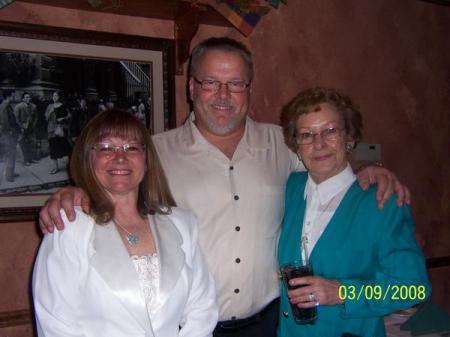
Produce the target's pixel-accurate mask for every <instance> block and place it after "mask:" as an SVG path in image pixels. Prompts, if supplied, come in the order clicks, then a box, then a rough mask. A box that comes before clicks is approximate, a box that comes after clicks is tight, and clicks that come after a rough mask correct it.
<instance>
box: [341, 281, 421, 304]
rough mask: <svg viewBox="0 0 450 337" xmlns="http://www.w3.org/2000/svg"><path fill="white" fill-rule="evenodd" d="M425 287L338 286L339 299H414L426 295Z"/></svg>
mask: <svg viewBox="0 0 450 337" xmlns="http://www.w3.org/2000/svg"><path fill="white" fill-rule="evenodd" d="M425 292H426V287H425V286H423V285H397V284H394V285H390V284H388V285H387V286H381V285H365V284H363V285H360V286H353V285H348V286H344V285H341V286H339V299H340V300H341V301H359V300H367V301H384V300H390V301H416V300H420V301H421V300H424V299H425V298H426V297H427V294H426V293H425Z"/></svg>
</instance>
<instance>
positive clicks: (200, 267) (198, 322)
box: [179, 213, 219, 337]
mask: <svg viewBox="0 0 450 337" xmlns="http://www.w3.org/2000/svg"><path fill="white" fill-rule="evenodd" d="M190 222H191V225H192V226H190V227H191V228H192V230H191V247H192V251H191V252H192V284H191V288H190V291H189V296H188V300H187V303H186V307H185V309H184V313H183V318H182V324H181V325H182V328H181V330H180V333H179V336H180V337H207V336H212V331H213V330H214V328H215V326H216V324H217V319H218V315H219V311H218V307H217V302H216V292H215V287H214V280H213V278H212V276H211V274H210V273H209V271H208V268H207V265H206V261H205V259H204V257H203V254H202V252H201V250H200V246H199V244H198V229H197V221H196V220H195V217H194V215H193V214H192V213H191V220H190Z"/></svg>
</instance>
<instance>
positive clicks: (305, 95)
mask: <svg viewBox="0 0 450 337" xmlns="http://www.w3.org/2000/svg"><path fill="white" fill-rule="evenodd" d="M321 103H328V104H330V105H331V106H333V108H334V109H336V111H337V112H338V113H339V114H340V115H341V117H342V121H343V122H344V128H345V132H346V134H347V135H348V137H349V138H350V139H351V140H352V141H354V142H355V146H356V144H357V143H358V142H359V141H360V140H361V137H362V116H361V113H360V111H359V109H358V107H357V106H356V105H354V104H353V102H352V101H351V99H350V98H349V97H348V96H345V95H342V94H341V93H339V92H338V91H337V90H335V89H327V88H320V87H317V88H312V89H307V90H304V91H301V92H299V93H298V94H297V95H296V96H295V97H294V98H293V99H292V100H291V101H290V102H289V103H288V104H287V105H286V106H285V107H284V108H283V111H282V112H281V126H282V127H283V133H284V141H285V143H286V145H287V146H288V147H289V148H290V149H291V150H292V151H294V152H297V147H298V145H297V142H296V137H297V121H298V118H299V117H300V115H303V114H307V113H309V112H316V111H319V110H320V104H321Z"/></svg>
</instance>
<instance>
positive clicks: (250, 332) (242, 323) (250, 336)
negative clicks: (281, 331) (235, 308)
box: [213, 298, 280, 337]
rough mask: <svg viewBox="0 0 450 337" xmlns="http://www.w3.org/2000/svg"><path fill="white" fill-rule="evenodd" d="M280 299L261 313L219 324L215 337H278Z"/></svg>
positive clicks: (214, 333)
mask: <svg viewBox="0 0 450 337" xmlns="http://www.w3.org/2000/svg"><path fill="white" fill-rule="evenodd" d="M279 310H280V299H279V298H277V299H275V300H273V301H272V302H271V303H270V304H269V305H268V306H267V307H265V308H264V309H263V310H261V312H259V313H257V314H255V315H253V316H251V317H248V318H244V319H236V320H231V321H224V322H219V323H217V326H216V328H215V329H214V332H213V336H214V337H276V335H277V326H278V315H279Z"/></svg>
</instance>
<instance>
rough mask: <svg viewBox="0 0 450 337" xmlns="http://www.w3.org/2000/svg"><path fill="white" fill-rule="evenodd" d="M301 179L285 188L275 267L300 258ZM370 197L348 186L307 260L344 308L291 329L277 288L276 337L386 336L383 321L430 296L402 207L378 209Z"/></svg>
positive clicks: (392, 203)
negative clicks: (332, 284) (336, 286)
mask: <svg viewBox="0 0 450 337" xmlns="http://www.w3.org/2000/svg"><path fill="white" fill-rule="evenodd" d="M307 178H308V175H307V173H305V172H300V173H293V174H292V175H291V176H290V177H289V180H288V183H287V187H286V201H285V203H286V206H285V216H284V220H283V227H282V232H281V237H280V241H279V245H278V259H279V262H280V265H282V264H284V263H287V262H289V261H292V260H295V259H299V257H300V254H301V253H300V238H301V233H302V226H303V217H304V214H305V206H306V201H305V200H304V189H305V185H306V180H307ZM375 191H376V189H375V187H371V188H370V189H369V190H368V191H363V190H362V189H361V188H360V187H359V184H358V183H357V182H355V183H354V184H353V185H352V186H351V187H350V188H349V190H348V191H347V193H346V195H345V196H344V198H343V200H342V202H341V204H340V205H339V207H338V209H337V210H336V212H335V214H334V215H333V217H332V218H331V220H330V222H329V224H328V226H327V228H326V229H325V231H324V232H323V233H322V236H321V237H320V239H319V240H318V241H317V243H316V245H315V247H314V249H313V251H312V252H311V254H310V255H311V256H310V262H311V264H312V267H313V269H314V274H315V275H318V276H322V277H324V278H328V279H335V280H338V281H339V282H340V283H341V284H342V287H341V289H340V290H341V297H345V298H346V299H345V302H344V304H340V305H334V306H319V307H318V314H319V317H318V319H317V321H316V322H315V324H314V325H298V324H296V323H295V322H294V320H293V319H292V312H291V309H290V305H289V301H288V299H287V294H286V289H285V287H283V286H281V309H280V323H279V328H278V336H279V337H294V336H295V337H297V336H298V337H300V336H306V337H314V336H317V337H325V336H326V337H334V336H336V337H340V336H341V335H342V334H343V333H345V332H348V333H352V334H355V335H358V336H368V337H374V336H376V337H378V336H385V331H384V324H383V316H384V315H387V314H389V313H391V312H393V311H395V310H399V309H403V308H407V307H411V306H412V305H414V304H416V303H418V302H421V301H423V300H424V299H425V298H427V297H429V295H430V292H431V285H430V283H429V281H428V277H427V272H426V268H425V260H424V256H423V254H422V252H421V250H420V248H419V247H418V245H417V243H416V240H415V237H414V223H413V219H412V217H411V213H410V210H409V208H408V206H403V207H397V205H396V196H395V195H394V196H392V197H391V199H390V200H389V201H388V202H387V203H386V205H385V206H384V208H383V209H381V210H380V209H378V207H377V202H376V199H375Z"/></svg>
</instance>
